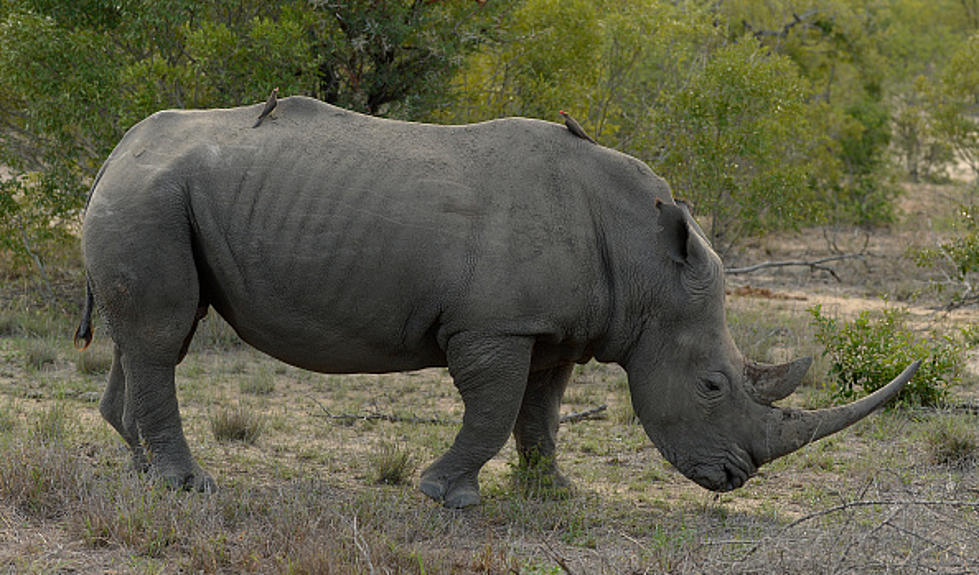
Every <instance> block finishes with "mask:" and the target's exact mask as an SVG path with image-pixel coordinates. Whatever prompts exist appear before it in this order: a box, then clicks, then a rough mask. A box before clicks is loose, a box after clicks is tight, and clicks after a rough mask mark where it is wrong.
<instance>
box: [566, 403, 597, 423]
mask: <svg viewBox="0 0 979 575" xmlns="http://www.w3.org/2000/svg"><path fill="white" fill-rule="evenodd" d="M606 409H608V404H607V403H603V404H601V405H599V406H598V407H593V408H591V409H586V410H584V411H573V412H571V413H569V414H567V415H562V416H561V423H575V422H576V421H581V420H583V419H599V418H602V417H605V414H604V413H602V412H603V411H605V410H606Z"/></svg>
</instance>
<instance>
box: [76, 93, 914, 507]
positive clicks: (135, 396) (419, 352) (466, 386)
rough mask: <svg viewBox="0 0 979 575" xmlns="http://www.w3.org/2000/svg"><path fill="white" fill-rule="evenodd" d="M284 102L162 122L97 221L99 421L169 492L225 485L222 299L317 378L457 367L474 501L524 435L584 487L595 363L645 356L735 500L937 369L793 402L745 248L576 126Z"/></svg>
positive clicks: (669, 421)
mask: <svg viewBox="0 0 979 575" xmlns="http://www.w3.org/2000/svg"><path fill="white" fill-rule="evenodd" d="M260 108H261V105H257V106H250V107H243V108H236V109H230V110H210V111H176V112H175V111H169V112H160V113H157V114H154V115H153V116H151V117H149V118H147V119H146V120H144V121H143V122H141V123H139V124H138V125H137V126H135V127H134V128H133V129H132V130H130V131H129V133H127V134H126V136H125V137H124V138H123V140H122V141H121V142H120V143H119V145H118V146H117V147H116V149H115V150H114V151H113V153H112V155H111V156H110V157H109V159H108V160H107V161H106V163H105V165H104V166H103V169H102V171H101V172H100V174H99V177H98V178H97V181H96V184H95V186H94V187H93V192H92V195H91V197H90V203H89V205H88V208H87V212H86V215H85V224H84V234H83V247H84V253H85V267H86V269H87V272H88V277H89V284H90V289H91V290H92V293H93V294H94V297H95V301H96V302H97V304H98V307H99V309H100V311H101V314H102V317H103V318H104V320H105V322H106V323H107V324H108V328H109V333H110V334H111V336H112V339H113V340H114V342H115V357H114V361H113V365H112V369H111V372H110V375H109V383H108V386H107V389H106V391H105V395H104V397H103V399H102V403H101V406H100V408H101V412H102V414H103V415H104V416H105V418H106V419H107V420H108V421H109V423H110V424H111V425H112V426H113V427H115V429H116V430H118V432H119V433H120V434H121V435H122V436H123V438H125V440H126V441H127V442H128V443H129V445H130V447H131V448H132V450H133V454H134V458H135V460H136V462H137V464H139V465H140V466H143V467H148V468H149V469H150V470H151V471H152V472H153V473H155V474H157V475H158V476H159V477H160V478H162V480H164V481H165V482H166V483H167V484H169V485H171V486H174V487H184V488H195V489H199V490H211V489H214V488H215V484H214V481H213V480H212V479H211V477H210V476H209V475H208V474H207V473H206V472H204V471H203V470H202V469H201V468H200V467H199V466H198V465H197V463H196V462H195V460H194V459H193V457H192V456H191V454H190V450H189V449H188V446H187V442H186V440H185V438H184V433H183V430H182V427H181V421H180V416H179V413H178V408H177V398H176V395H175V393H174V366H175V365H177V363H178V362H179V361H180V360H181V359H182V357H183V355H184V354H185V353H186V349H187V345H188V344H189V342H190V339H191V337H192V336H193V333H194V328H195V326H196V325H197V322H198V320H199V319H200V318H201V317H203V315H204V313H206V311H207V309H208V307H209V306H210V307H213V308H214V309H215V310H216V311H217V312H218V313H220V314H221V316H223V317H224V318H225V319H226V320H227V321H228V323H230V324H231V325H232V326H233V327H234V329H235V330H236V331H237V332H238V334H239V335H240V336H241V337H242V338H243V339H244V340H245V341H246V342H248V343H249V344H251V345H253V346H254V347H256V348H258V349H260V350H262V351H264V352H265V353H268V354H269V355H272V356H274V357H277V358H279V359H280V360H282V361H285V362H287V363H290V364H292V365H295V366H298V367H301V368H304V369H309V370H314V371H319V372H325V373H355V372H369V373H383V372H394V371H403V370H413V369H419V368H424V367H429V366H445V365H447V366H448V368H449V371H450V373H451V375H452V377H453V379H454V381H455V385H456V387H457V388H458V390H459V393H460V394H461V395H462V399H463V401H464V404H465V416H464V418H463V423H462V428H461V430H460V431H459V434H458V435H457V437H456V439H455V442H454V443H453V444H452V446H451V447H450V448H449V450H448V451H447V452H446V453H445V454H444V455H442V457H440V458H439V459H438V460H437V461H435V462H434V463H433V464H431V465H430V466H429V467H428V468H427V469H426V470H425V471H424V472H423V473H422V476H421V485H420V488H421V490H422V491H423V492H424V493H425V494H427V495H429V496H430V497H432V498H434V499H436V500H439V501H442V502H443V503H444V504H445V505H447V506H450V507H465V506H468V505H472V504H475V503H477V502H478V501H479V486H478V483H477V474H478V472H479V470H480V468H481V467H482V466H483V464H484V463H485V462H486V461H487V460H488V459H489V458H491V457H492V456H493V455H494V454H496V453H497V452H498V451H499V449H500V448H501V447H502V446H503V445H504V443H505V442H506V440H507V438H508V437H509V435H510V434H511V433H512V434H513V435H514V437H515V438H516V442H517V448H518V451H519V453H520V457H521V465H523V466H524V467H531V468H534V470H535V471H538V472H541V473H543V474H544V476H545V477H549V478H550V479H551V480H553V484H554V485H558V486H560V485H564V484H565V480H564V479H563V478H562V477H561V476H560V474H559V472H558V470H557V467H556V464H555V463H554V452H555V441H556V433H557V428H558V408H559V405H560V401H561V396H562V394H563V393H564V389H565V387H566V386H567V384H568V379H569V377H570V375H571V371H572V367H573V365H574V363H575V362H585V361H588V360H589V359H591V358H596V359H598V360H599V361H603V362H616V363H618V364H620V365H622V366H623V367H624V368H625V369H626V371H627V373H628V376H629V385H630V388H631V392H632V401H633V405H634V406H635V408H636V413H637V414H638V416H639V418H640V420H641V421H642V424H643V426H644V427H645V429H646V432H647V434H648V435H649V437H650V438H651V439H652V440H653V442H655V444H656V446H657V447H658V448H659V450H660V451H661V452H662V453H663V455H664V456H665V457H666V458H667V459H669V461H670V462H672V463H673V465H675V466H676V467H677V468H678V469H679V470H680V471H681V472H682V473H683V474H684V475H686V476H687V477H689V478H690V479H692V480H694V481H696V482H697V483H699V484H700V485H702V486H704V487H706V488H708V489H712V490H717V491H725V490H730V489H734V488H736V487H739V486H740V485H741V484H743V483H744V482H745V480H747V479H748V478H749V477H750V476H751V475H752V474H754V473H755V470H756V469H757V467H758V466H759V465H760V464H762V463H764V462H766V461H770V460H772V459H774V458H776V457H779V456H781V455H783V454H785V453H788V452H790V451H793V450H795V449H797V448H799V447H801V446H802V445H804V444H806V443H808V442H809V441H811V440H813V439H815V438H818V437H821V436H823V435H826V434H828V433H832V432H835V431H837V430H838V429H840V428H842V427H845V426H846V425H849V424H851V423H853V422H854V421H856V420H858V419H860V418H861V417H863V416H865V415H866V414H867V413H869V412H870V411H871V410H873V409H874V408H875V407H876V406H878V405H879V404H880V403H882V402H883V401H886V400H887V399H888V398H890V397H891V396H893V395H894V394H895V393H897V391H898V390H899V389H900V387H901V386H902V385H904V383H905V382H906V381H907V379H908V378H909V377H910V372H913V369H914V367H916V366H911V367H910V368H909V369H908V372H906V373H905V374H903V375H902V377H900V378H898V379H897V380H895V381H894V382H892V383H891V384H890V385H888V386H887V387H885V388H884V389H883V390H881V391H880V392H878V393H877V394H875V395H874V396H871V398H868V399H867V400H864V401H862V402H858V403H856V404H851V405H850V406H845V407H842V408H836V409H832V410H823V411H816V412H804V411H796V410H788V409H781V408H777V407H772V406H771V405H770V403H771V401H774V400H775V399H779V398H781V397H784V396H786V395H788V394H789V393H791V392H792V390H793V389H794V388H795V387H796V385H798V383H799V380H801V378H802V376H803V374H804V372H805V371H806V368H807V367H808V365H809V360H808V359H803V360H798V361H796V362H793V363H791V364H786V365H782V366H763V365H758V364H754V363H751V362H748V361H746V360H745V359H744V358H743V357H742V355H741V353H740V352H739V351H738V350H737V348H736V347H735V345H734V343H733V341H732V340H731V336H730V335H729V333H728V330H727V326H726V325H725V320H724V307H723V304H724V278H723V273H722V268H721V262H720V260H719V259H718V257H717V255H716V254H715V253H714V252H713V251H712V250H711V249H710V247H709V245H708V244H707V242H706V240H705V239H704V238H703V237H702V235H701V233H700V232H699V228H697V227H696V226H695V223H694V222H693V221H692V220H691V218H690V216H689V213H687V211H686V210H685V208H684V207H683V206H682V205H680V206H678V205H677V204H675V203H674V202H673V200H672V198H671V195H670V190H669V188H668V186H667V184H666V183H665V182H664V181H663V180H662V179H660V178H659V177H657V176H656V175H655V174H653V172H652V171H650V169H649V168H648V167H647V166H646V165H644V164H643V163H641V162H639V161H637V160H635V159H633V158H631V157H629V156H626V155H623V154H620V153H617V152H615V151H612V150H609V149H607V148H603V147H601V146H595V145H592V144H589V143H587V142H584V141H582V140H581V139H579V138H576V137H574V136H573V135H572V134H570V133H569V132H568V131H567V130H566V129H565V127H564V126H561V125H558V124H553V123H549V122H543V121H536V120H529V119H504V120H497V121H491V122H485V123H482V124H474V125H469V126H444V127H439V126H431V125H423V124H412V123H403V122H396V121H389V120H383V119H377V118H370V117H367V116H362V115H359V114H355V113H351V112H348V111H344V110H341V109H338V108H334V107H332V106H329V105H326V104H323V103H320V102H317V101H315V100H311V99H307V98H296V97H293V98H286V99H284V100H280V102H279V107H278V110H277V114H276V117H273V118H269V119H268V120H267V121H266V122H265V123H264V124H262V126H261V127H259V128H257V129H252V127H251V126H252V124H253V123H254V118H255V116H256V114H258V112H259V110H260ZM83 325H84V324H83ZM144 448H145V450H146V451H145V452H144Z"/></svg>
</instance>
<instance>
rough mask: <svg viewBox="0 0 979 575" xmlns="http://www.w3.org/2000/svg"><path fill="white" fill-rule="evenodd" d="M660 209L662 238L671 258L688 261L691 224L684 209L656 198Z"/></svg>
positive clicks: (677, 260)
mask: <svg viewBox="0 0 979 575" xmlns="http://www.w3.org/2000/svg"><path fill="white" fill-rule="evenodd" d="M656 209H657V210H659V219H658V222H659V225H660V232H659V235H660V238H661V239H662V240H663V245H664V246H665V247H666V253H667V255H669V256H670V259H671V260H673V261H675V262H676V263H678V264H682V263H686V262H687V256H688V246H689V242H690V226H689V225H688V224H687V218H686V216H685V214H684V213H683V210H682V209H680V208H679V207H677V206H676V205H674V204H668V203H666V202H664V201H663V200H661V199H659V198H656Z"/></svg>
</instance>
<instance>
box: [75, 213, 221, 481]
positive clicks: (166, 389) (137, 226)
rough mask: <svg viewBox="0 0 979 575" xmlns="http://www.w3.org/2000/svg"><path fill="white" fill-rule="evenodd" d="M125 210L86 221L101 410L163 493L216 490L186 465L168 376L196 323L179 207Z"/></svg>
mask: <svg viewBox="0 0 979 575" xmlns="http://www.w3.org/2000/svg"><path fill="white" fill-rule="evenodd" d="M127 210H128V211H125V213H115V214H114V215H112V214H110V215H104V214H100V213H96V214H89V215H88V216H86V218H87V219H86V226H87V229H86V236H85V242H86V244H85V252H86V270H87V271H88V274H89V277H90V279H91V280H92V285H93V288H94V290H95V295H96V300H97V301H98V302H99V303H100V309H101V311H102V315H103V317H104V318H105V322H106V324H107V325H108V326H109V332H110V334H111V336H112V339H113V341H114V342H115V344H116V351H115V355H114V360H113V367H112V369H111V373H110V377H109V382H108V385H107V387H106V391H105V394H104V396H103V398H102V402H101V404H100V411H101V412H102V415H103V416H104V417H105V419H106V420H107V421H108V422H109V424H110V425H112V426H113V427H114V428H115V429H116V430H117V431H118V432H119V434H120V435H121V436H122V437H123V439H124V440H125V441H126V443H127V444H128V445H129V447H130V449H131V450H132V452H133V456H134V460H135V461H136V463H137V465H138V466H140V465H142V466H145V463H144V461H148V463H149V471H150V473H151V474H152V475H153V476H154V477H155V478H157V479H159V480H161V481H162V482H163V483H165V484H166V485H168V486H171V487H174V488H192V489H197V490H201V491H213V490H214V489H215V484H214V481H213V480H212V479H211V478H210V476H208V475H207V474H206V473H204V471H203V470H201V468H200V467H199V466H198V465H197V463H196V462H195V461H194V459H193V457H192V456H191V453H190V449H189V447H188V445H187V440H186V438H185V437H184V433H183V426H182V423H181V419H180V413H179V410H178V406H177V397H176V390H175V386H174V368H175V366H176V365H177V363H178V362H179V361H180V359H181V357H182V355H183V353H184V352H185V350H186V347H187V344H188V343H189V338H190V337H191V334H192V333H193V329H194V326H195V325H196V323H197V320H198V319H199V316H200V312H199V307H200V304H201V299H200V286H199V280H198V275H197V269H196V266H195V262H194V256H193V250H192V247H191V234H190V226H189V223H188V222H187V220H186V217H185V215H184V214H183V211H182V207H181V206H180V204H179V203H172V202H171V203H166V204H164V205H162V206H158V205H155V204H153V203H152V202H150V203H148V205H143V204H133V205H129V206H127ZM147 212H151V213H149V214H148V213H147ZM110 216H111V218H112V221H111V222H106V221H104V219H105V218H109V217H110ZM146 221H153V222H155V224H156V226H155V227H153V228H147V227H146V226H145V225H143V224H145V222H146ZM109 232H111V233H109ZM117 236H121V237H125V238H127V241H125V242H119V241H117ZM144 450H145V451H144Z"/></svg>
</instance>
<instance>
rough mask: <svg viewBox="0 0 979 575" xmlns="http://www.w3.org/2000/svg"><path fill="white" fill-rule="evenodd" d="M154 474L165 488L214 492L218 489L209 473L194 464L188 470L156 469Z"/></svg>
mask: <svg viewBox="0 0 979 575" xmlns="http://www.w3.org/2000/svg"><path fill="white" fill-rule="evenodd" d="M154 475H155V476H156V478H157V479H158V480H159V481H160V482H162V483H163V485H165V486H166V487H167V489H172V490H174V491H178V490H183V491H197V492H199V493H215V492H217V490H218V484H217V483H216V482H215V481H214V479H212V478H211V476H210V474H208V473H207V472H206V471H204V470H203V469H201V468H200V467H198V466H196V465H195V466H194V468H193V469H191V470H190V471H180V470H175V469H171V470H156V471H154Z"/></svg>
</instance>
